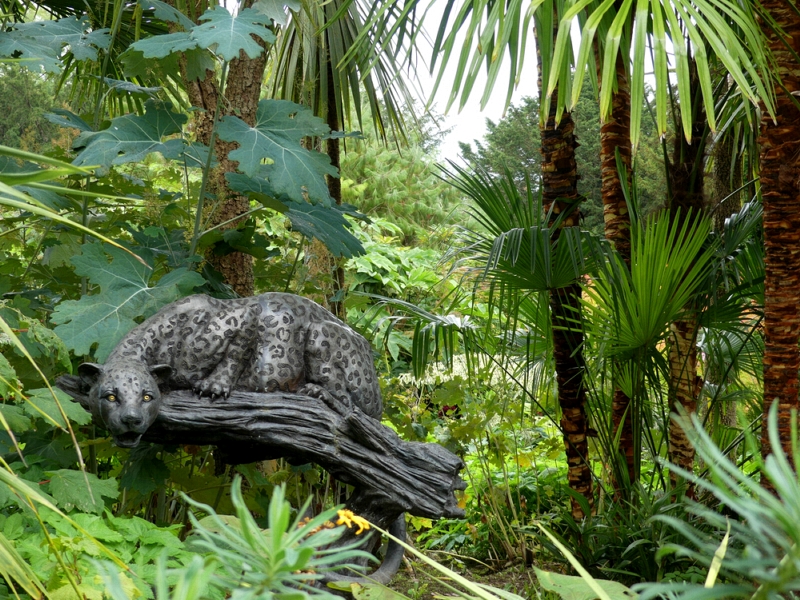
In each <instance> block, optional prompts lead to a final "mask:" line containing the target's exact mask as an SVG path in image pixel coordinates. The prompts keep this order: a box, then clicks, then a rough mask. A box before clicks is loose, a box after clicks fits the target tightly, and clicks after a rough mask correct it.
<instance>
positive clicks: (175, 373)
mask: <svg viewBox="0 0 800 600" xmlns="http://www.w3.org/2000/svg"><path fill="white" fill-rule="evenodd" d="M79 372H80V373H81V375H82V376H83V377H84V378H85V379H87V381H88V382H89V383H90V385H93V386H94V390H95V393H97V394H98V395H99V398H98V401H99V402H100V403H101V404H102V403H103V398H104V396H103V394H108V393H110V392H111V391H114V392H116V393H115V394H113V395H114V397H115V402H112V404H113V405H114V410H115V411H116V413H117V414H115V415H114V416H115V417H116V421H117V422H118V423H117V429H118V430H123V429H125V428H126V426H125V425H124V424H123V423H122V422H121V421H122V417H121V416H120V414H121V413H123V412H126V411H127V412H128V413H130V414H129V415H128V418H129V421H131V422H133V421H136V418H135V417H134V413H136V412H137V411H139V412H140V413H142V416H143V417H145V415H144V414H143V413H145V412H148V410H150V406H148V405H149V403H150V402H153V405H157V404H158V402H160V394H159V390H158V384H157V380H160V382H161V385H162V387H163V386H164V385H165V384H166V385H167V386H168V387H169V388H171V389H193V390H195V391H196V392H198V393H199V394H201V395H207V396H211V397H212V398H215V397H227V396H229V395H230V393H231V392H232V391H234V390H241V391H251V392H278V391H283V392H293V393H297V394H303V395H309V396H314V397H317V398H320V399H322V400H323V401H325V402H326V403H327V404H328V405H330V406H331V408H333V409H334V410H336V411H338V412H340V413H343V414H346V413H347V412H349V411H350V410H352V407H354V406H355V407H358V408H359V409H361V411H363V412H364V413H365V414H367V415H369V416H371V417H374V418H376V419H379V418H380V416H381V414H382V410H383V408H382V404H381V394H380V387H379V385H378V377H377V373H376V371H375V365H374V362H373V356H372V347H371V346H370V344H369V342H368V341H367V340H366V339H364V337H362V336H361V335H360V334H358V333H356V332H355V331H353V330H352V329H351V328H350V327H348V326H347V325H346V324H345V323H343V322H342V321H340V320H339V319H337V318H336V317H335V316H334V315H332V314H331V313H330V312H328V311H327V310H325V309H324V308H322V307H321V306H319V305H318V304H316V303H315V302H312V301H311V300H308V299H306V298H303V297H301V296H296V295H293V294H283V293H267V294H262V295H260V296H254V297H252V298H239V299H232V300H218V299H215V298H211V297H209V296H205V295H195V296H189V297H188V298H184V299H182V300H179V301H177V302H174V303H172V304H170V305H169V306H166V307H165V308H164V309H162V310H161V311H160V312H158V313H156V314H155V315H153V316H152V317H150V318H149V319H147V320H146V321H144V322H143V323H142V324H141V325H139V326H137V327H135V328H134V329H133V330H132V331H131V332H130V333H128V335H126V336H125V337H124V338H123V339H122V341H120V343H119V344H118V345H117V347H116V348H115V349H114V350H113V351H112V352H111V354H110V355H109V357H108V360H107V361H106V364H105V365H103V366H100V365H92V364H88V363H87V364H84V365H81V370H80V371H79ZM148 373H150V375H151V376H152V378H151V379H150V381H148ZM154 387H155V388H156V389H155V390H154V389H152V388H154ZM134 388H135V389H134ZM123 392H124V393H123ZM145 395H146V396H149V397H150V398H151V400H149V401H148V402H143V401H142V400H141V399H142V398H143V397H144V396H145ZM123 396H124V397H123ZM123 405H125V406H127V407H128V408H125V406H123ZM154 419H155V416H152V419H151V418H150V417H149V416H146V418H144V421H146V423H143V424H142V425H137V426H136V427H134V428H135V429H142V428H143V430H144V429H146V427H147V426H149V425H150V424H151V423H152V420H154ZM104 420H106V424H107V425H108V426H109V429H111V431H112V434H115V431H114V427H112V426H111V423H109V422H108V421H109V419H106V418H104ZM128 429H132V427H128ZM115 439H116V438H115ZM136 443H138V439H137V440H136Z"/></svg>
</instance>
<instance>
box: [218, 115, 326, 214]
mask: <svg viewBox="0 0 800 600" xmlns="http://www.w3.org/2000/svg"><path fill="white" fill-rule="evenodd" d="M218 131H219V137H220V139H222V140H225V141H226V142H237V143H238V144H239V148H238V149H236V150H234V151H232V152H231V153H230V155H229V156H230V158H231V160H236V161H238V162H239V170H240V171H243V172H244V173H246V174H247V175H249V176H250V177H255V176H261V177H265V178H266V179H268V180H269V183H270V187H271V188H272V190H273V191H274V194H275V195H276V196H280V195H283V194H285V195H287V196H288V197H289V198H291V199H292V200H294V201H295V202H304V201H305V195H306V194H307V195H308V197H309V198H311V199H312V200H317V201H318V200H323V201H329V200H330V194H329V193H328V186H327V184H326V183H325V177H324V176H325V175H330V176H331V177H337V176H338V173H337V171H336V169H335V168H334V167H333V166H331V164H330V159H329V158H328V157H327V156H326V155H324V154H320V153H319V152H316V151H312V150H307V149H306V148H303V147H302V146H301V145H300V140H301V138H303V137H306V136H316V137H320V136H323V135H325V134H327V133H328V132H329V128H328V126H327V125H326V124H325V122H324V121H323V120H322V119H320V118H319V117H315V116H314V115H313V114H312V112H311V110H309V109H308V108H306V107H303V106H300V105H299V104H295V103H294V102H289V101H287V100H262V101H261V102H259V104H258V113H257V115H256V123H255V126H254V127H250V126H249V125H248V124H247V123H245V122H244V121H242V120H241V119H240V118H238V117H234V116H227V117H224V118H223V119H222V121H221V122H220V124H219V130H218ZM264 159H269V161H271V163H272V164H268V165H264V164H262V163H263V161H264Z"/></svg>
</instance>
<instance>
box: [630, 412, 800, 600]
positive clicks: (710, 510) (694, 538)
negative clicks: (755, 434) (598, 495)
mask: <svg viewBox="0 0 800 600" xmlns="http://www.w3.org/2000/svg"><path fill="white" fill-rule="evenodd" d="M777 414H778V412H777V402H776V403H774V404H773V405H772V407H771V408H770V413H769V418H768V427H769V441H770V444H771V450H772V453H771V454H770V455H769V456H768V457H767V458H766V459H763V460H761V459H760V456H759V453H758V450H757V445H756V441H755V440H753V439H751V440H750V441H751V444H750V446H751V449H752V450H754V451H755V452H754V457H755V462H756V463H757V467H758V470H759V471H760V472H761V478H762V482H764V481H765V480H766V481H769V483H770V485H771V486H773V489H774V492H772V491H770V490H767V489H766V488H765V487H764V485H763V484H762V483H760V482H759V481H758V479H757V478H756V477H754V474H753V473H751V472H749V469H748V470H744V469H743V468H742V467H740V466H739V465H737V464H736V463H734V462H733V461H731V459H730V458H729V457H728V456H727V455H726V454H725V453H723V452H722V451H721V450H720V449H719V448H718V447H717V446H716V445H715V444H714V442H713V440H712V439H711V437H710V436H709V435H708V434H707V433H706V432H705V430H704V428H703V426H702V424H701V423H700V421H699V420H698V419H697V418H696V417H694V416H693V417H692V427H691V428H690V430H689V431H688V432H687V433H688V434H689V436H690V439H691V441H692V444H693V445H694V447H695V448H696V449H697V454H698V455H699V456H700V458H701V459H702V460H703V462H704V464H705V465H706V468H707V469H708V471H709V476H708V477H698V476H697V475H695V474H693V473H687V472H685V471H683V470H681V469H678V468H677V467H674V466H670V468H671V469H673V470H675V471H676V472H677V473H678V474H680V475H681V476H682V477H685V478H687V479H688V480H689V481H691V482H693V483H694V484H695V485H696V486H698V488H700V489H702V490H703V491H704V492H706V493H707V494H710V496H713V498H715V499H716V503H711V502H707V503H701V502H696V501H688V500H687V502H686V508H687V510H688V511H689V513H691V514H693V515H694V516H695V517H696V519H695V520H693V521H686V520H679V519H675V518H674V517H673V518H671V517H667V516H664V517H661V518H660V520H662V521H663V522H664V523H665V524H666V525H668V526H669V527H671V528H672V529H674V530H675V531H676V532H677V533H678V534H679V535H680V536H681V537H682V538H684V540H685V542H683V541H682V542H681V543H679V542H674V543H672V544H668V545H665V546H664V547H663V548H661V549H660V550H659V555H660V556H664V555H671V554H676V555H677V556H679V557H688V558H690V559H691V560H693V561H696V562H697V563H699V564H700V565H703V566H704V567H706V568H708V569H719V581H716V583H715V582H714V579H712V580H711V582H710V583H711V585H710V586H708V587H706V585H704V584H702V583H695V584H690V583H686V582H679V583H662V584H642V585H639V586H637V590H638V591H639V592H640V595H641V598H643V599H644V600H646V599H648V598H656V597H661V596H663V595H665V594H670V597H674V598H682V599H689V598H753V599H756V598H780V597H792V595H793V593H794V592H796V590H797V580H798V574H800V553H798V548H800V543H799V542H800V528H798V520H797V515H798V514H800V512H798V511H799V510H800V506H798V502H800V488H799V487H798V486H799V484H798V477H797V471H796V468H795V467H794V466H793V465H796V464H798V462H797V461H798V459H800V454H798V450H797V448H798V443H797V441H798V438H797V428H796V427H794V426H793V427H792V434H791V438H792V439H791V447H792V448H793V449H794V451H793V456H791V457H787V456H786V454H785V453H784V452H783V450H782V449H781V448H782V446H781V441H782V440H781V439H780V436H779V434H778V419H777ZM795 419H796V414H795V413H794V411H793V415H792V420H793V421H794V420H795ZM708 500H709V501H710V500H711V498H710V497H708ZM728 538H729V541H728Z"/></svg>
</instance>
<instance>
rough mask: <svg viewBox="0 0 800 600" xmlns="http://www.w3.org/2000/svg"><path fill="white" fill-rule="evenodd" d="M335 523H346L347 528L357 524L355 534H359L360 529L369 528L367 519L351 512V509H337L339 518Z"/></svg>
mask: <svg viewBox="0 0 800 600" xmlns="http://www.w3.org/2000/svg"><path fill="white" fill-rule="evenodd" d="M336 524H337V525H347V527H349V528H352V527H353V525H357V526H358V530H357V531H356V535H361V532H362V531H365V530H367V529H369V521H367V520H366V519H363V518H361V517H359V516H358V515H356V514H353V511H351V510H347V509H344V510H340V511H339V520H338V521H336Z"/></svg>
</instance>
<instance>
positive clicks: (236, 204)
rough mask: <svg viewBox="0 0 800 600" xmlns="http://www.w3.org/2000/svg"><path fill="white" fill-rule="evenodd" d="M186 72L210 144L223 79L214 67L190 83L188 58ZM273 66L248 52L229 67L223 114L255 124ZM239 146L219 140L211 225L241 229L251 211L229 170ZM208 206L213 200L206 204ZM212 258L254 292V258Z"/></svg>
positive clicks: (245, 291)
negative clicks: (263, 85)
mask: <svg viewBox="0 0 800 600" xmlns="http://www.w3.org/2000/svg"><path fill="white" fill-rule="evenodd" d="M252 5H253V0H244V1H243V3H242V5H241V8H242V9H244V8H249V7H251V6H252ZM205 7H206V3H205V2H202V1H201V2H199V3H197V5H196V7H195V10H194V15H191V16H192V18H195V19H196V18H197V16H199V15H200V14H202V12H203V10H204V9H205ZM252 37H253V39H254V40H256V41H257V42H258V44H259V45H260V46H261V47H262V48H265V44H264V42H263V40H261V39H260V38H258V37H256V36H252ZM180 64H181V74H182V76H183V78H184V84H185V86H186V91H187V93H188V96H189V101H190V102H191V104H192V106H194V107H196V108H199V109H202V110H200V111H198V112H196V113H195V135H196V136H197V140H198V141H199V142H202V143H204V144H206V145H208V144H209V143H210V142H211V131H212V129H213V127H214V115H215V114H216V110H217V104H218V99H219V93H220V91H219V89H218V82H217V80H216V75H215V73H214V72H213V71H206V77H205V79H204V80H203V81H189V79H188V77H187V76H186V64H185V61H183V60H182V61H181V63H180ZM266 65H267V55H266V51H264V52H262V53H261V56H258V57H256V58H248V57H247V55H246V54H245V53H244V52H240V53H239V58H236V59H234V60H232V61H231V62H230V64H229V65H228V75H227V80H226V82H225V90H224V99H223V101H222V105H221V111H220V117H223V116H226V115H236V116H238V117H239V118H241V119H242V120H243V121H244V122H245V123H247V124H248V125H250V126H253V125H255V122H256V111H257V109H258V101H259V100H260V99H261V83H262V81H263V79H264V71H265V69H266ZM237 147H238V144H236V143H235V142H224V141H222V140H220V139H219V138H217V139H216V141H215V142H214V155H215V157H216V158H217V161H218V163H219V164H218V166H217V167H216V168H215V169H214V170H213V171H212V173H211V174H210V177H209V185H208V193H209V195H212V196H215V197H216V202H215V205H216V208H215V209H213V210H211V211H210V215H209V216H210V219H209V223H210V224H211V225H212V226H213V225H220V224H221V223H225V225H222V227H220V229H222V230H225V229H235V228H236V227H238V226H239V225H241V220H238V219H236V217H238V216H240V215H242V214H244V213H246V212H247V211H248V210H249V209H250V200H249V199H248V198H247V197H245V196H240V195H238V194H236V193H235V192H232V191H231V190H230V188H228V184H227V181H226V180H225V173H235V172H236V167H237V165H238V163H237V162H236V161H231V160H229V159H228V154H229V153H230V152H231V151H232V150H235V149H236V148H237ZM206 206H208V203H206ZM207 260H208V261H209V263H211V265H212V266H213V267H214V268H215V269H216V270H218V271H219V272H220V273H221V274H222V276H223V278H224V281H225V283H227V284H228V285H230V286H231V288H233V290H234V291H235V292H236V293H237V294H239V295H240V296H252V295H253V294H254V291H255V290H254V279H253V257H252V256H250V255H249V254H245V253H243V252H232V253H230V254H226V255H224V256H214V255H212V254H209V256H208V257H207Z"/></svg>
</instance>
